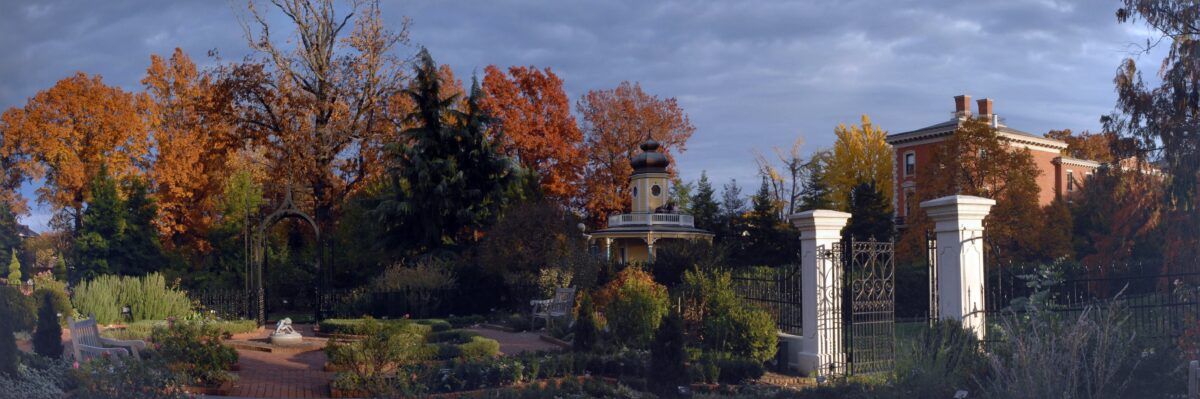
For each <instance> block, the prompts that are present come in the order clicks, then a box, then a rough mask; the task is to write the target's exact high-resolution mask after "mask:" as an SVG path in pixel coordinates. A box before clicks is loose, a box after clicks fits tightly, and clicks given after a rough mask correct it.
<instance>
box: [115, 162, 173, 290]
mask: <svg viewBox="0 0 1200 399" xmlns="http://www.w3.org/2000/svg"><path fill="white" fill-rule="evenodd" d="M126 193H127V194H128V199H126V200H125V201H124V206H125V231H124V232H123V234H122V235H121V245H120V246H118V247H117V248H114V249H115V250H116V251H115V253H113V256H114V257H115V258H116V263H117V265H116V270H115V271H116V272H117V273H118V274H123V275H135V276H140V275H143V274H147V273H152V272H155V271H158V270H159V269H161V268H162V267H164V266H165V263H166V257H165V256H164V255H163V249H162V243H160V242H159V239H158V230H157V229H156V228H155V226H154V219H155V217H156V216H158V206H157V205H156V204H155V202H154V199H152V198H150V197H149V194H148V193H147V191H146V183H145V182H143V181H142V180H141V179H139V178H133V179H132V180H130V182H129V184H128V185H127V186H126Z"/></svg>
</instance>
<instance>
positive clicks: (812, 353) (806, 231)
mask: <svg viewBox="0 0 1200 399" xmlns="http://www.w3.org/2000/svg"><path fill="white" fill-rule="evenodd" d="M788 219H789V220H791V222H792V225H794V226H796V228H797V229H799V230H800V291H801V295H800V298H801V299H800V301H801V305H802V306H803V316H802V317H803V319H802V323H801V325H802V328H803V331H804V337H801V338H800V339H799V342H795V340H792V342H790V343H789V346H788V350H789V351H791V352H792V353H789V354H788V355H789V356H788V361H789V363H790V362H792V359H795V366H796V368H797V369H798V370H799V371H801V372H804V373H813V372H824V371H826V370H821V368H822V366H825V365H829V364H838V365H843V364H844V363H845V361H846V355H845V350H844V348H843V342H842V336H841V333H842V315H841V312H840V310H841V301H842V293H841V290H840V289H836V288H835V287H840V286H841V284H840V281H837V277H838V276H841V274H842V271H841V268H842V265H841V264H838V263H837V262H831V261H828V260H826V261H824V262H823V261H822V259H821V258H820V256H818V253H817V250H818V248H821V247H824V248H825V249H832V248H833V244H834V243H836V242H838V241H839V240H841V232H842V228H843V227H845V226H846V221H847V220H849V219H850V214H849V213H845V212H838V211H829V210H823V209H817V210H812V211H808V212H801V213H798V214H795V215H792V216H791V217H789V218H788ZM821 323H824V324H821ZM797 343H799V345H798V346H799V348H797V347H796V344H797ZM797 349H798V351H797ZM793 353H795V354H796V355H795V356H792V354H793ZM826 367H827V366H826ZM839 367H842V366H839Z"/></svg>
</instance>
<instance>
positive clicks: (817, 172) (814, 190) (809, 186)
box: [799, 151, 833, 212]
mask: <svg viewBox="0 0 1200 399" xmlns="http://www.w3.org/2000/svg"><path fill="white" fill-rule="evenodd" d="M827 158H829V152H828V151H821V152H818V153H816V154H813V156H812V158H811V159H809V161H808V163H806V164H805V165H804V168H805V169H806V170H807V172H808V173H807V174H808V179H807V180H805V181H804V194H803V195H801V196H800V209H799V211H801V212H803V211H811V210H813V209H832V207H833V201H830V198H829V195H830V194H829V192H830V190H829V186H828V185H826V184H825V181H826V179H825V166H826V159H827Z"/></svg>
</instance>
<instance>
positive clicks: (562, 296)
mask: <svg viewBox="0 0 1200 399" xmlns="http://www.w3.org/2000/svg"><path fill="white" fill-rule="evenodd" d="M529 304H530V305H532V306H533V317H532V318H531V319H532V320H530V321H529V327H530V328H536V326H537V320H538V319H545V320H546V329H549V328H550V325H551V323H553V320H554V319H557V318H560V317H566V316H570V315H571V311H572V310H574V308H575V287H568V288H555V289H554V297H553V298H550V299H541V300H532V301H529Z"/></svg>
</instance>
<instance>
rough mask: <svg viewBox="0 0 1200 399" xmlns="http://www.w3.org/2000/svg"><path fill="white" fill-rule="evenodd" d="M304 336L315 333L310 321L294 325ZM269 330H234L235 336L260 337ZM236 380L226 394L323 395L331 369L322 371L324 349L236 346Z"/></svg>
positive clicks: (326, 391)
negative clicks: (294, 350)
mask: <svg viewBox="0 0 1200 399" xmlns="http://www.w3.org/2000/svg"><path fill="white" fill-rule="evenodd" d="M294 327H295V328H296V330H297V331H299V332H300V333H301V334H304V336H306V337H312V336H315V335H316V334H314V333H313V331H312V326H311V325H295V326H294ZM269 334H270V330H266V329H264V330H260V331H258V332H254V333H248V334H238V335H236V336H235V338H240V339H244V338H261V337H266V336H267V335H269ZM238 359H239V360H238V363H239V364H240V365H241V371H239V372H238V377H239V379H238V383H237V387H235V388H234V389H233V390H232V391H231V392H229V395H230V396H238V397H248V398H325V397H329V380H330V379H332V378H333V373H329V372H325V371H324V367H325V352H323V351H320V350H316V351H311V352H303V353H294V354H288V353H270V352H260V351H252V350H238Z"/></svg>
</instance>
